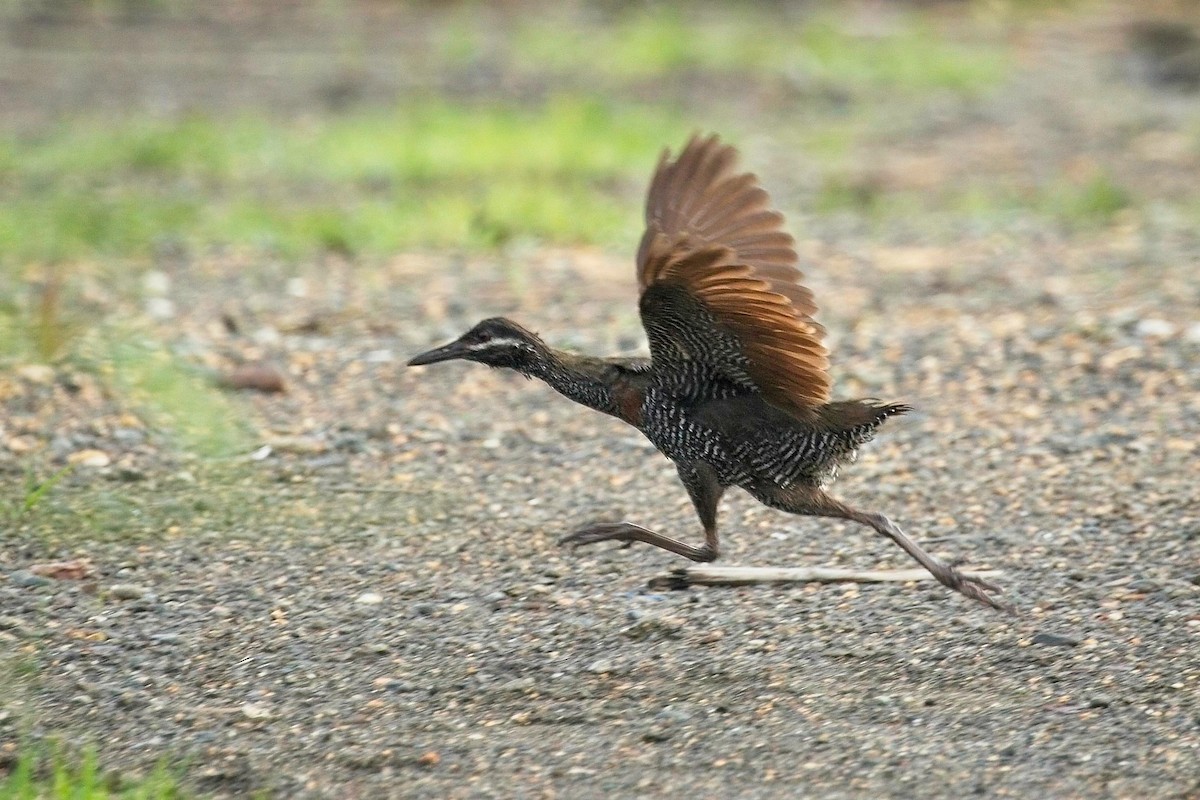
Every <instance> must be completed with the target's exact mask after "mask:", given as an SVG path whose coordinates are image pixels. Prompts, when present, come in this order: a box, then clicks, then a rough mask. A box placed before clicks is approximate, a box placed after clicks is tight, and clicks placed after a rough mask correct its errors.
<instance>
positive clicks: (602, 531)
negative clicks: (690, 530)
mask: <svg viewBox="0 0 1200 800" xmlns="http://www.w3.org/2000/svg"><path fill="white" fill-rule="evenodd" d="M679 478H680V480H682V481H683V485H684V486H686V487H687V490H688V494H689V495H690V496H691V498H692V504H693V505H694V506H695V507H696V513H697V514H699V515H700V522H701V524H703V525H704V544H702V545H701V546H699V547H695V546H693V545H690V544H685V543H684V542H681V541H679V540H678V539H672V538H671V537H669V536H663V535H662V534H661V533H656V532H654V531H651V530H647V529H646V528H643V527H642V526H640V525H634V524H633V523H632V522H599V523H596V524H594V525H588V526H587V527H585V528H580V529H579V530H577V531H575V532H574V533H572V534H569V535H567V536H564V537H563V538H562V539H559V541H558V543H559V544H570V545H574V546H576V547H578V546H580V545H585V544H594V543H595V542H624V543H625V546H626V547H629V546H630V545H632V544H633V543H634V542H645V543H646V544H650V545H654V546H655V547H659V548H662V549H663V550H668V551H670V552H672V553H675V554H676V555H680V556H683V557H684V558H688V559H691V560H692V561H715V560H716V558H717V554H718V552H719V549H720V548H719V543H718V540H717V503H718V502H719V501H720V499H721V495H722V494H723V493H724V491H725V489H724V487H723V486H721V484H720V482H719V481H718V480H717V474H716V472H714V471H713V469H712V467H710V466H709V465H708V464H706V463H704V462H698V463H696V464H693V465H692V466H691V467H690V468H687V467H682V466H681V467H679Z"/></svg>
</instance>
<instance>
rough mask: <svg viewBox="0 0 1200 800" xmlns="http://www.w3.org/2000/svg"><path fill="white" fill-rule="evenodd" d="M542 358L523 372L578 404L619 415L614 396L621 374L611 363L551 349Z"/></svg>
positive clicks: (544, 351) (534, 361)
mask: <svg viewBox="0 0 1200 800" xmlns="http://www.w3.org/2000/svg"><path fill="white" fill-rule="evenodd" d="M540 356H541V357H539V358H536V359H533V361H532V362H531V364H530V365H529V366H528V367H527V368H525V369H522V370H521V372H523V373H524V374H526V375H528V376H529V377H531V378H538V379H539V380H542V381H545V382H546V383H547V384H549V386H550V387H551V388H552V389H554V390H555V391H557V392H558V393H559V394H561V395H563V396H564V397H567V398H570V399H571V400H574V401H575V402H576V403H580V404H581V405H585V406H587V407H589V408H594V409H596V410H597V411H602V412H604V413H605V414H612V415H614V416H620V414H619V409H618V408H617V402H616V400H615V399H614V396H613V392H614V389H615V385H616V381H617V379H618V377H619V375H618V371H617V370H616V369H615V368H614V367H613V365H612V363H611V362H609V361H607V360H605V359H602V358H593V357H590V356H581V355H578V354H575V353H568V352H566V351H563V350H555V349H554V348H552V347H546V348H545V349H544V350H543V351H542V353H541V354H540Z"/></svg>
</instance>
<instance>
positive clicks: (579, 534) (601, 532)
mask: <svg viewBox="0 0 1200 800" xmlns="http://www.w3.org/2000/svg"><path fill="white" fill-rule="evenodd" d="M637 532H641V533H650V531H648V530H646V529H645V528H643V527H641V526H638V525H634V524H633V523H631V522H596V523H593V524H591V525H585V526H584V527H582V528H580V529H579V530H577V531H575V532H573V533H568V534H567V535H566V536H564V537H562V538H561V539H559V540H558V544H559V546H565V545H571V546H572V547H582V546H583V545H585V544H596V543H597V542H621V547H622V548H625V547H629V546H631V545H632V544H633V543H634V542H636V541H638V538H637V536H636V533H637Z"/></svg>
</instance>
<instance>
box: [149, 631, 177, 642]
mask: <svg viewBox="0 0 1200 800" xmlns="http://www.w3.org/2000/svg"><path fill="white" fill-rule="evenodd" d="M182 638H183V637H182V636H180V635H179V634H178V633H174V632H171V631H167V632H166V633H152V634H150V641H152V642H154V643H155V644H175V643H177V642H178V641H179V640H180V639H182Z"/></svg>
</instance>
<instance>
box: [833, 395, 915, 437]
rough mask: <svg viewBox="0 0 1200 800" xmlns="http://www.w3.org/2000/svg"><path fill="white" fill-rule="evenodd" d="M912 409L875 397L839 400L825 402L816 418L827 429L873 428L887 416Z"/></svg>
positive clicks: (880, 423) (897, 414) (893, 415)
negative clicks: (882, 401) (881, 400)
mask: <svg viewBox="0 0 1200 800" xmlns="http://www.w3.org/2000/svg"><path fill="white" fill-rule="evenodd" d="M909 411H912V408H911V407H910V406H907V405H905V404H903V403H881V402H880V401H878V400H876V399H875V398H867V399H865V400H839V401H838V402H836V403H826V404H825V405H823V406H821V407H820V408H818V409H817V418H818V419H819V420H820V422H821V424H822V426H823V427H824V428H825V429H826V430H829V431H848V430H861V429H862V428H868V429H871V430H874V429H875V428H878V427H879V426H880V425H882V424H883V421H884V420H885V419H887V418H888V417H895V416H899V415H900V414H905V413H908V412H909Z"/></svg>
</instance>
